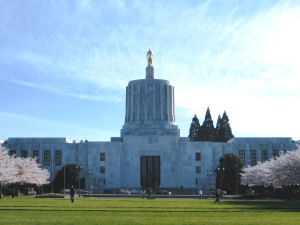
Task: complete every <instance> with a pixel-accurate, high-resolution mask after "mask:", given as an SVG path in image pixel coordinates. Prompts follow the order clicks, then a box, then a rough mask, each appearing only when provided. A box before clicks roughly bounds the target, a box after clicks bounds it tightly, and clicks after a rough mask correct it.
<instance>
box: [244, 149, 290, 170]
mask: <svg viewBox="0 0 300 225" xmlns="http://www.w3.org/2000/svg"><path fill="white" fill-rule="evenodd" d="M285 152H286V151H285ZM256 156H257V152H256V150H250V160H249V163H250V165H251V166H254V165H256V163H257V161H256V159H257V157H256ZM273 157H274V158H276V157H279V150H278V149H273ZM239 158H240V160H241V162H242V164H243V165H246V157H245V150H239ZM268 159H269V152H268V150H262V151H261V161H262V162H265V161H267V160H268Z"/></svg>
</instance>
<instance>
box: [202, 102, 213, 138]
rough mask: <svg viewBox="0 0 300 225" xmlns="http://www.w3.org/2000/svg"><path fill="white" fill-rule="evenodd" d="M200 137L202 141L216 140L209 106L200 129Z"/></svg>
mask: <svg viewBox="0 0 300 225" xmlns="http://www.w3.org/2000/svg"><path fill="white" fill-rule="evenodd" d="M199 138H200V140H201V141H214V140H215V127H214V122H213V120H212V119H211V115H210V110H209V107H207V110H206V114H205V119H204V121H203V124H202V126H201V128H200V130H199Z"/></svg>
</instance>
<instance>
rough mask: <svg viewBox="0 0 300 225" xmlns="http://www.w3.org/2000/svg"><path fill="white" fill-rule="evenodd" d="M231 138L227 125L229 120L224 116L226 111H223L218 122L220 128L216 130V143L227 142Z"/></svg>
mask: <svg viewBox="0 0 300 225" xmlns="http://www.w3.org/2000/svg"><path fill="white" fill-rule="evenodd" d="M233 137H234V136H233V134H232V131H231V127H230V124H229V118H228V116H227V114H226V111H224V113H223V116H222V119H221V121H220V128H219V129H218V133H217V137H216V141H220V142H227V141H229V140H230V139H231V138H233Z"/></svg>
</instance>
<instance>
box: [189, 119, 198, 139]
mask: <svg viewBox="0 0 300 225" xmlns="http://www.w3.org/2000/svg"><path fill="white" fill-rule="evenodd" d="M199 130H200V123H199V120H198V118H197V115H196V114H195V116H194V118H193V120H192V123H191V127H190V133H189V138H190V140H191V141H198V140H199V136H198V134H199Z"/></svg>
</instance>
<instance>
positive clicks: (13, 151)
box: [9, 150, 17, 155]
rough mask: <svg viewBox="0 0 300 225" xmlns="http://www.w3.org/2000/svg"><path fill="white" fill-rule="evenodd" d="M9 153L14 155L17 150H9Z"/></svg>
mask: <svg viewBox="0 0 300 225" xmlns="http://www.w3.org/2000/svg"><path fill="white" fill-rule="evenodd" d="M9 154H10V155H16V154H17V151H16V150H9Z"/></svg>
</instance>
